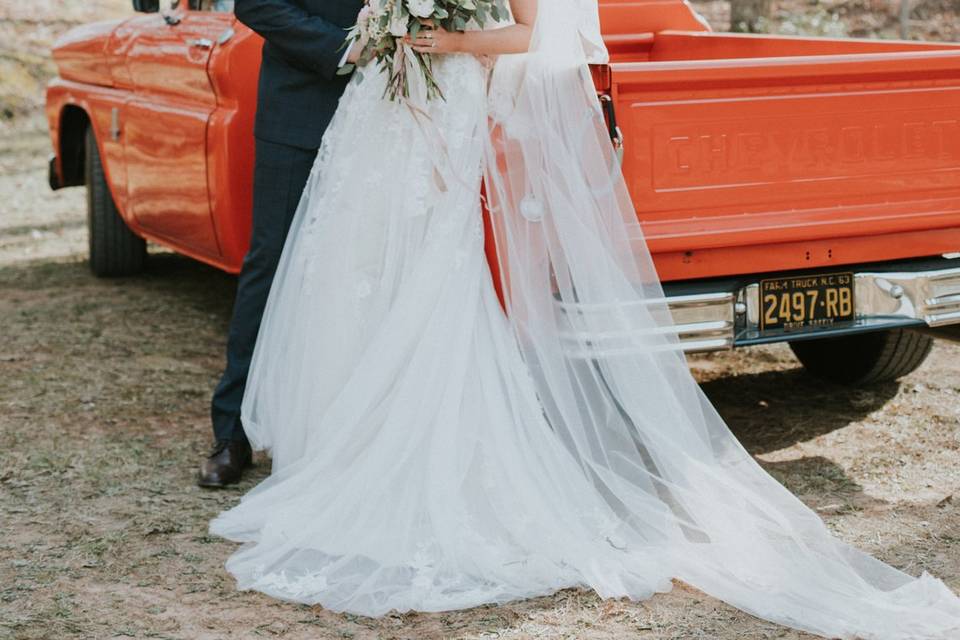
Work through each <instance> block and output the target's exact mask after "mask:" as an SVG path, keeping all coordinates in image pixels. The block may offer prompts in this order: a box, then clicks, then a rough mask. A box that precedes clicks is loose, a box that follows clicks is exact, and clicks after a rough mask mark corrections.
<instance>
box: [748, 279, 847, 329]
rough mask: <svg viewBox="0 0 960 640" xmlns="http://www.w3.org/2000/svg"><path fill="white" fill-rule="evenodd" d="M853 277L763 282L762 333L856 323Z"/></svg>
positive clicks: (761, 304)
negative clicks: (854, 321)
mask: <svg viewBox="0 0 960 640" xmlns="http://www.w3.org/2000/svg"><path fill="white" fill-rule="evenodd" d="M854 317H855V316H854V303H853V274H852V273H824V274H820V275H806V276H790V277H788V278H770V279H768V280H761V281H760V330H761V331H778V330H779V331H793V330H797V329H807V328H811V327H829V326H833V325H836V324H841V323H845V322H853V320H854Z"/></svg>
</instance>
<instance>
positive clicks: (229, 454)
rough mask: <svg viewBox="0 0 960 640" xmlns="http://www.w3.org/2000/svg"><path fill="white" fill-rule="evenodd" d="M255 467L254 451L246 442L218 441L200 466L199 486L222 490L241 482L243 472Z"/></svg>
mask: <svg viewBox="0 0 960 640" xmlns="http://www.w3.org/2000/svg"><path fill="white" fill-rule="evenodd" d="M252 466H253V451H252V450H251V449H250V444H249V443H247V442H246V441H242V442H241V441H237V440H218V441H217V443H216V444H215V445H213V450H212V451H211V452H210V455H208V456H207V459H206V460H204V461H203V464H201V465H200V473H199V475H198V476H197V484H198V485H200V486H201V487H204V488H206V489H222V488H223V487H226V486H228V485H231V484H236V483H238V482H240V478H242V477H243V470H244V469H246V468H247V467H252Z"/></svg>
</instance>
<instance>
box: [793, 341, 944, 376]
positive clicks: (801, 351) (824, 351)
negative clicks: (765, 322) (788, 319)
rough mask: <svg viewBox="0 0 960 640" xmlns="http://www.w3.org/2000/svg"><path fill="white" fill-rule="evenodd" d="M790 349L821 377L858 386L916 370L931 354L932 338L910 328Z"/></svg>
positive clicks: (806, 343)
mask: <svg viewBox="0 0 960 640" xmlns="http://www.w3.org/2000/svg"><path fill="white" fill-rule="evenodd" d="M790 348H791V349H792V350H793V353H794V355H796V356H797V359H798V360H800V362H801V363H802V364H803V366H804V367H805V368H806V369H807V371H809V372H810V373H812V374H813V375H815V376H817V377H818V378H823V379H824V380H829V381H831V382H839V383H841V384H846V385H852V386H859V385H869V384H875V383H878V382H887V381H890V380H896V379H897V378H902V377H903V376H905V375H907V374H908V373H910V372H911V371H914V370H915V369H917V367H919V366H920V365H921V364H923V361H924V360H926V359H927V356H928V355H930V349H932V348H933V338H931V337H930V336H927V335H924V334H922V333H918V332H916V331H911V330H909V329H890V330H888V331H875V332H872V333H862V334H859V335H851V336H842V337H839V338H821V339H819V340H798V341H796V342H791V343H790Z"/></svg>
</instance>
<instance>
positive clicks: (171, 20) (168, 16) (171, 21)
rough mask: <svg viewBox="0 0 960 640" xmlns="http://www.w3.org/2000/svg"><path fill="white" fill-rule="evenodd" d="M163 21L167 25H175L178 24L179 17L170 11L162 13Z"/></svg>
mask: <svg viewBox="0 0 960 640" xmlns="http://www.w3.org/2000/svg"><path fill="white" fill-rule="evenodd" d="M163 21H164V22H166V23H167V24H168V25H169V26H171V27H175V26H177V25H178V24H180V21H181V18H180V16H178V15H174V14H172V13H165V14H163Z"/></svg>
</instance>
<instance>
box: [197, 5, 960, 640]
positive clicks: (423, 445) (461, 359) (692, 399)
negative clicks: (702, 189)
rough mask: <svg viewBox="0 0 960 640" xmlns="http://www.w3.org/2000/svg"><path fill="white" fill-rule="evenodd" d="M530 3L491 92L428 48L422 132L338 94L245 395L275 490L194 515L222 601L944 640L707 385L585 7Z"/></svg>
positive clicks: (928, 600) (481, 74)
mask: <svg viewBox="0 0 960 640" xmlns="http://www.w3.org/2000/svg"><path fill="white" fill-rule="evenodd" d="M545 4H546V5H547V8H545V7H544V5H545ZM591 7H592V12H591V10H590V9H591ZM540 15H541V18H540V19H539V20H538V24H537V28H536V36H535V39H534V45H533V47H532V49H531V53H530V54H527V55H525V56H509V57H504V58H502V59H501V61H500V62H498V64H497V66H496V69H495V70H494V72H493V78H492V79H491V78H490V73H489V70H488V69H487V68H485V66H484V65H483V64H481V62H480V61H478V60H477V59H475V58H473V57H470V56H465V55H450V56H442V57H438V60H437V62H436V69H435V71H436V76H437V78H438V80H439V83H440V85H441V87H442V89H443V91H444V95H445V97H446V99H445V101H432V102H430V103H424V105H422V106H423V108H425V109H426V114H427V115H428V116H429V117H424V114H420V115H419V116H418V115H417V113H418V112H417V111H416V110H413V109H411V108H410V107H409V106H407V105H403V104H398V103H395V102H390V101H388V100H385V99H383V98H382V95H383V91H384V86H385V76H384V75H382V74H378V73H376V72H375V71H373V70H366V71H365V72H363V74H362V79H361V77H358V78H357V79H355V81H354V82H352V83H351V85H350V86H349V87H348V89H347V91H346V94H345V95H344V97H343V100H342V102H341V106H340V109H339V111H338V112H337V114H336V117H335V118H334V121H333V123H332V124H331V126H330V129H329V131H328V133H327V135H326V137H325V138H324V141H323V146H322V148H321V150H320V153H319V155H318V157H317V160H316V165H315V167H314V170H313V173H312V175H311V178H310V180H309V184H308V186H307V189H306V191H305V193H304V197H303V201H302V203H301V206H300V209H299V211H298V213H297V215H296V218H295V220H294V223H293V227H292V229H291V232H290V236H289V240H288V243H287V247H286V248H285V251H284V255H283V258H282V261H281V266H280V268H279V271H278V274H277V279H276V282H275V284H274V287H273V290H272V293H271V297H270V301H269V304H268V308H267V312H266V315H265V318H264V322H263V326H262V329H261V333H260V338H259V341H258V344H257V348H256V353H255V356H254V361H253V368H252V371H251V377H250V382H249V386H248V390H247V394H246V397H245V399H244V405H243V421H244V426H245V428H246V430H247V433H248V435H249V437H250V438H251V441H252V443H253V444H254V446H255V447H256V448H258V449H267V450H269V451H270V452H271V453H272V455H273V465H274V467H273V474H272V475H271V476H270V477H269V478H268V479H267V480H265V481H264V482H263V483H262V484H260V485H259V486H258V487H256V488H255V489H254V490H253V491H251V492H250V493H249V494H248V495H246V496H245V497H244V498H243V500H242V502H241V503H240V504H239V505H238V506H237V507H235V508H233V509H231V510H229V511H227V512H225V513H223V514H221V515H220V516H219V517H218V518H217V519H216V520H214V521H213V523H212V525H211V531H212V532H214V533H216V534H219V535H221V536H224V537H227V538H229V539H231V540H235V541H238V542H243V543H245V544H244V546H243V547H242V548H241V549H240V550H239V551H237V552H236V553H235V554H234V555H233V556H232V557H231V558H230V559H229V561H228V563H227V568H228V570H229V571H230V572H231V573H232V574H234V576H236V578H237V581H238V584H239V587H240V588H242V589H253V590H258V591H261V592H263V593H266V594H269V595H271V596H274V597H276V598H281V599H285V600H291V601H296V602H302V603H308V604H321V605H323V606H324V607H327V608H329V609H332V610H335V611H349V612H353V613H357V614H363V615H369V616H377V615H382V614H384V613H386V612H388V611H391V610H397V611H407V610H420V611H439V610H449V609H461V608H466V607H473V606H476V605H481V604H485V603H501V602H506V601H510V600H515V599H519V598H526V597H531V596H539V595H544V594H549V593H552V592H554V591H556V590H558V589H562V588H565V587H574V586H582V587H587V588H591V589H594V590H596V591H597V592H598V593H599V594H600V595H601V596H604V597H620V596H627V597H630V598H634V599H641V598H647V597H649V596H651V595H652V594H653V593H655V592H660V591H666V590H669V589H670V587H671V580H672V579H674V578H677V579H681V580H684V581H686V582H688V583H690V584H692V585H694V586H696V587H697V588H699V589H702V590H703V591H705V592H707V593H709V594H712V595H714V596H716V597H718V598H721V599H723V600H725V601H727V602H729V603H731V604H733V605H735V606H738V607H740V608H742V609H744V610H746V611H749V612H751V613H754V614H756V615H758V616H762V617H765V618H768V619H771V620H774V621H777V622H780V623H783V624H786V625H790V626H793V627H796V628H800V629H805V630H808V631H812V632H814V633H818V634H821V635H824V636H831V637H842V638H864V639H869V640H906V639H920V638H923V639H940V640H947V639H948V638H956V637H960V601H958V599H957V597H956V596H955V595H954V594H953V593H952V592H951V591H950V589H949V588H947V587H946V586H945V585H944V584H943V583H942V582H940V581H938V580H936V579H934V578H933V577H931V576H929V575H927V574H924V575H923V576H922V577H920V578H919V579H914V578H912V577H910V576H908V575H906V574H904V573H901V572H900V571H898V570H896V569H893V568H891V567H889V566H887V565H885V564H883V563H881V562H879V561H877V560H875V559H873V558H871V557H869V556H867V555H865V554H863V553H861V552H859V551H857V550H855V549H853V548H851V547H849V546H846V545H844V544H843V543H841V542H839V541H837V540H836V539H835V538H833V537H832V536H831V535H830V533H829V531H828V530H827V529H826V527H825V526H824V524H823V523H822V522H821V520H820V519H819V518H818V517H817V516H816V515H815V514H814V513H813V512H811V511H810V510H808V509H807V508H806V507H805V506H804V505H803V504H802V503H800V502H799V501H798V500H797V499H796V498H794V497H793V496H792V495H791V494H789V492H787V491H786V490H785V489H784V488H783V487H782V486H780V485H779V484H778V483H777V482H776V481H775V480H773V479H772V478H770V477H769V476H768V475H767V474H766V473H764V472H763V470H762V469H761V468H760V467H759V466H758V465H757V464H756V463H755V462H754V461H753V459H752V458H751V457H750V456H749V454H747V452H745V451H744V450H743V448H742V447H741V446H740V445H739V443H738V442H737V441H736V439H735V438H734V437H733V435H732V434H731V433H730V431H729V430H728V429H727V427H726V426H725V425H724V423H723V421H722V420H721V418H720V417H719V416H718V415H717V414H716V412H715V411H714V410H713V408H712V407H711V406H710V404H709V402H708V401H707V400H706V399H705V397H704V396H703V394H702V393H701V392H700V390H699V388H698V387H697V385H696V384H695V382H694V381H693V379H692V377H691V376H690V374H689V371H688V369H687V366H686V362H685V360H684V358H683V356H682V354H681V353H680V350H679V349H678V348H677V340H676V336H675V335H674V333H673V332H672V331H671V328H672V326H671V322H670V318H669V312H668V310H667V309H666V307H665V306H664V304H663V296H662V292H661V290H660V286H659V283H658V281H657V278H656V273H655V271H654V270H653V266H652V263H651V262H650V258H649V254H648V253H647V252H646V250H645V248H644V246H643V243H642V234H641V232H640V229H639V225H637V223H636V218H635V214H634V212H633V206H632V203H631V202H630V200H629V197H628V196H627V194H626V190H625V188H624V186H623V180H622V177H621V176H620V175H619V173H618V171H617V169H616V164H615V161H614V160H613V158H612V154H611V152H610V150H609V140H607V139H605V129H604V126H603V120H602V115H601V113H600V110H599V107H598V105H597V103H596V96H595V94H593V93H592V91H593V90H592V85H591V84H590V78H589V74H588V73H587V72H586V66H585V64H584V63H585V62H586V60H587V59H588V57H589V56H592V55H597V54H598V53H600V54H602V51H601V49H600V47H601V45H600V44H598V43H599V42H600V41H599V38H598V37H597V36H598V30H597V26H596V6H595V5H593V4H591V3H589V2H585V3H584V4H583V6H581V5H580V4H579V3H574V2H572V0H541V11H540ZM585 16H586V17H585ZM585 24H586V27H585V26H584V25H585ZM484 177H485V181H483V179H484ZM482 181H483V183H484V184H485V186H486V189H485V191H486V195H487V197H488V202H489V205H490V207H491V211H492V217H493V220H494V224H495V236H496V240H497V246H498V253H499V257H500V261H501V265H502V267H503V270H504V273H506V274H507V275H506V276H505V277H504V279H503V285H504V290H505V292H506V303H507V308H508V312H507V313H504V310H503V308H502V307H501V304H500V301H499V299H498V297H497V294H496V292H495V289H494V282H493V278H492V277H491V272H490V270H489V267H488V264H487V261H486V257H485V254H484V226H483V222H482V217H481V197H480V189H481V183H482Z"/></svg>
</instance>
